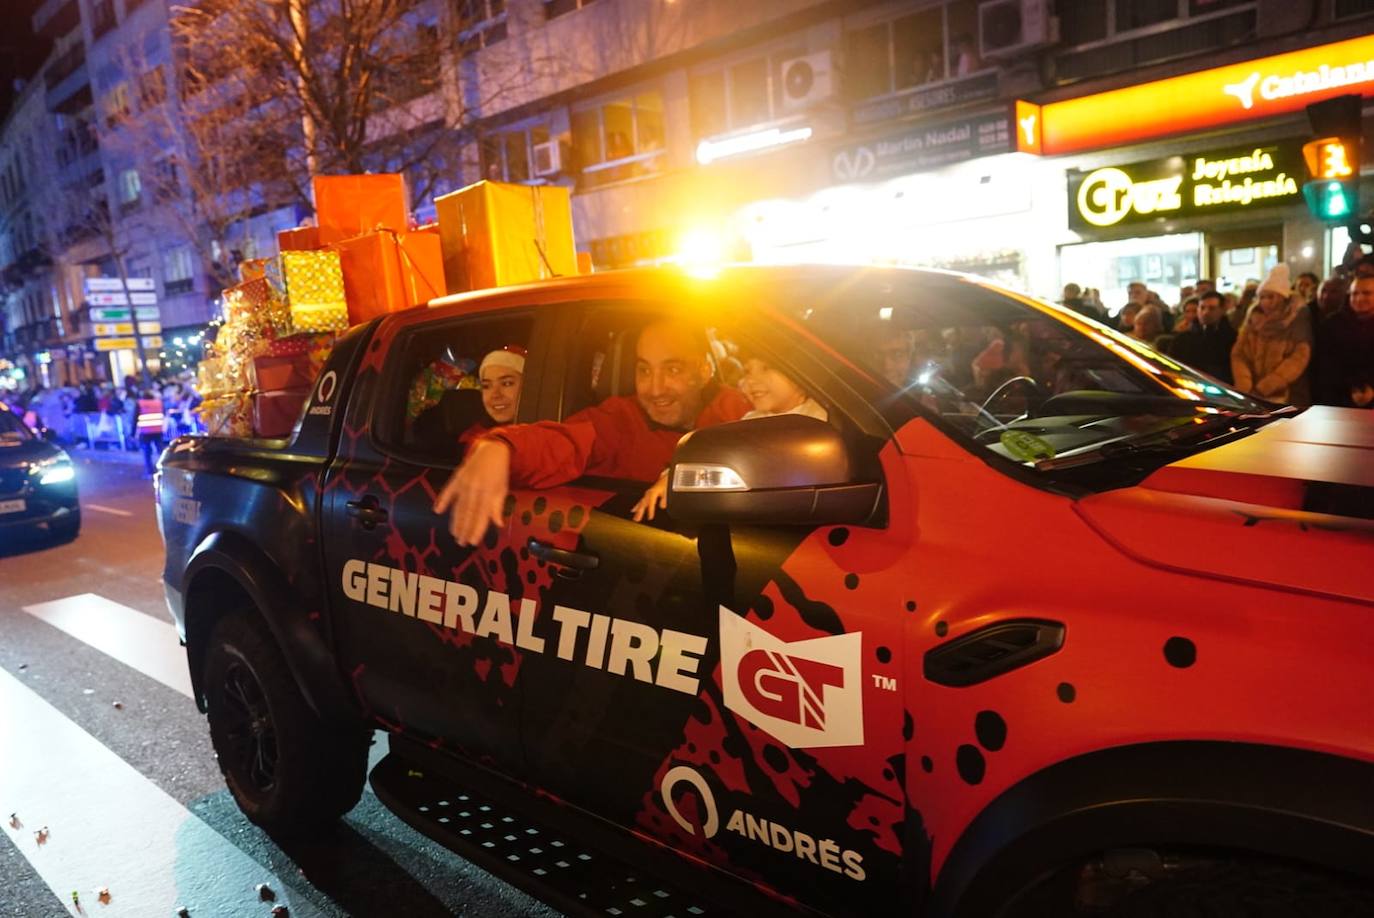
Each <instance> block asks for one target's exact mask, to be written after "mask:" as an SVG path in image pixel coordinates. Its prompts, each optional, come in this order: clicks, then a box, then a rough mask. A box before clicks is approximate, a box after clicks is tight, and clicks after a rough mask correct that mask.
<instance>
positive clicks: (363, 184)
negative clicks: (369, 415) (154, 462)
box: [200, 175, 579, 437]
mask: <svg viewBox="0 0 1374 918" xmlns="http://www.w3.org/2000/svg"><path fill="white" fill-rule="evenodd" d="M314 192H315V213H316V225H315V226H308V227H299V228H297V229H291V230H285V231H283V232H281V233H279V234H278V235H277V245H278V248H279V249H280V254H279V255H278V256H277V257H276V258H270V259H253V260H249V261H245V262H244V263H243V264H242V265H240V267H239V272H240V281H241V282H240V283H239V284H237V285H236V286H233V287H230V288H229V289H227V290H225V291H224V322H223V325H222V326H220V329H219V334H218V335H217V337H216V340H215V342H214V350H213V352H212V353H210V354H209V355H207V357H206V358H205V359H204V360H202V361H201V364H200V392H201V394H202V396H203V398H204V402H203V403H202V405H201V407H200V412H201V417H202V419H203V420H204V422H205V424H206V427H207V428H208V429H209V431H210V433H211V434H212V435H215V434H218V435H223V436H235V437H249V436H258V437H284V436H287V435H289V434H290V432H291V430H292V428H293V427H294V426H295V424H296V421H297V420H298V419H299V418H300V416H301V413H302V409H303V408H304V406H305V402H306V400H307V399H308V397H309V395H310V391H311V389H312V387H313V385H314V381H315V378H316V377H317V376H318V375H319V372H320V368H321V367H322V366H323V365H324V362H325V359H326V358H327V357H328V356H329V350H330V348H331V346H332V345H333V342H334V338H335V336H336V335H338V334H339V333H340V332H342V331H344V330H345V329H347V328H348V327H350V326H352V325H357V324H359V323H362V322H366V321H368V320H370V319H373V318H375V317H377V316H380V315H382V314H384V313H388V312H394V311H396V310H401V309H408V308H410V307H411V306H416V305H419V304H422V303H426V302H428V301H429V300H431V299H434V298H435V297H439V296H443V295H445V294H446V293H460V292H463V291H467V290H475V289H478V288H482V287H494V286H500V285H503V284H516V283H525V282H528V281H534V280H540V279H543V278H547V277H554V276H567V275H572V274H577V273H578V271H579V265H578V259H577V252H576V251H575V249H574V246H573V231H572V203H571V197H570V193H569V190H568V189H567V188H561V187H558V186H548V185H545V186H530V185H507V184H502V183H499V182H478V183H477V184H475V185H469V186H468V187H466V188H463V189H461V190H459V191H455V192H452V193H451V194H446V195H443V196H441V197H439V198H436V199H435V202H434V203H435V209H436V212H437V213H438V217H439V224H438V226H437V227H421V228H418V229H412V228H411V220H410V211H409V207H408V206H407V198H406V188H405V180H404V178H403V177H402V176H400V175H320V176H316V177H315V179H314ZM431 370H432V372H430V374H429V375H428V376H426V377H425V378H424V380H423V381H421V380H417V381H416V386H417V391H416V392H413V393H412V402H415V400H416V399H418V400H419V402H418V403H424V402H425V401H426V400H429V401H430V402H433V401H437V398H438V396H439V394H440V393H441V392H442V391H443V390H444V389H447V388H453V387H454V386H457V385H461V382H460V379H461V377H463V376H464V374H463V373H462V372H461V371H457V376H456V377H455V376H453V374H454V372H455V371H454V370H452V369H451V368H444V367H440V368H438V369H435V368H431ZM466 375H468V376H470V375H471V372H470V368H469V370H468V373H467V374H466ZM450 377H452V378H450ZM468 383H469V384H471V383H472V380H470V379H469V380H468ZM421 390H422V391H421ZM412 407H414V406H413V405H412Z"/></svg>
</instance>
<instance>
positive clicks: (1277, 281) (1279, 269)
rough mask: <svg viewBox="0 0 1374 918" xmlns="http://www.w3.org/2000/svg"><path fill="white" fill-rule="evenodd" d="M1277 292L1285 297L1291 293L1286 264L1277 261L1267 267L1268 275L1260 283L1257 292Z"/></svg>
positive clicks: (1290, 282) (1291, 285)
mask: <svg viewBox="0 0 1374 918" xmlns="http://www.w3.org/2000/svg"><path fill="white" fill-rule="evenodd" d="M1266 291H1267V292H1269V293H1277V294H1278V295H1279V296H1282V297H1287V296H1291V295H1292V294H1293V282H1292V280H1291V279H1290V278H1289V275H1288V265H1286V264H1284V263H1283V262H1279V263H1278V264H1276V265H1274V267H1272V268H1270V269H1269V276H1268V277H1266V278H1265V279H1264V283H1262V284H1260V288H1259V292H1260V293H1264V292H1266Z"/></svg>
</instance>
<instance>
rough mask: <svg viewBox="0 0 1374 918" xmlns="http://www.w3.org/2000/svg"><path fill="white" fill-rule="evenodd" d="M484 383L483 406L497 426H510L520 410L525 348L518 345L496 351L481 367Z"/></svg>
mask: <svg viewBox="0 0 1374 918" xmlns="http://www.w3.org/2000/svg"><path fill="white" fill-rule="evenodd" d="M477 378H478V380H480V381H481V383H482V407H483V408H485V409H487V416H488V417H490V418H491V420H492V423H493V424H509V423H511V422H512V421H514V420H515V411H516V409H517V408H519V407H520V389H521V386H522V385H523V384H524V379H525V349H524V348H522V347H515V346H514V345H511V346H508V347H503V348H501V349H500V350H496V351H492V352H491V353H489V354H487V356H485V357H483V358H482V364H481V366H479V367H478V368H477Z"/></svg>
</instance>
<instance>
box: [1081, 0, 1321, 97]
mask: <svg viewBox="0 0 1374 918" xmlns="http://www.w3.org/2000/svg"><path fill="white" fill-rule="evenodd" d="M1338 2H1339V0H1338ZM1257 5H1258V4H1257V3H1256V2H1255V0H1060V3H1059V5H1058V6H1057V7H1056V9H1057V12H1058V15H1059V24H1060V37H1061V39H1062V43H1063V46H1064V49H1065V50H1062V51H1061V52H1060V53H1059V54H1058V56H1057V57H1056V59H1055V65H1056V70H1057V73H1056V79H1057V81H1058V82H1060V83H1066V82H1072V81H1073V80H1079V79H1086V78H1089V77H1094V76H1100V75H1102V74H1106V73H1115V72H1119V71H1124V70H1130V69H1132V68H1135V67H1142V66H1145V65H1147V64H1153V63H1158V62H1161V61H1166V60H1173V59H1176V58H1181V57H1187V56H1190V55H1195V54H1199V53H1202V52H1206V51H1211V50H1215V49H1219V48H1224V47H1228V46H1232V45H1236V44H1240V43H1242V42H1245V41H1248V40H1250V39H1251V38H1253V37H1254V34H1255V23H1256V6H1257Z"/></svg>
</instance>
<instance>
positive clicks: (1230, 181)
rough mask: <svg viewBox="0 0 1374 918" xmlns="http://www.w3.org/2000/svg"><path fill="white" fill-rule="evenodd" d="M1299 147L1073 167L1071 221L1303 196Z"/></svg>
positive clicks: (1107, 220)
mask: <svg viewBox="0 0 1374 918" xmlns="http://www.w3.org/2000/svg"><path fill="white" fill-rule="evenodd" d="M1303 178H1304V172H1303V162H1302V148H1301V145H1300V144H1299V143H1297V142H1284V143H1278V144H1269V145H1266V146H1258V147H1247V148H1244V149H1228V150H1215V151H1208V152H1203V153H1191V154H1188V155H1183V156H1169V157H1165V158H1163V159H1151V160H1146V161H1144V162H1138V163H1128V164H1126V165H1121V166H1104V167H1102V168H1100V169H1092V170H1086V171H1078V170H1073V171H1070V172H1069V173H1068V180H1069V225H1070V226H1071V227H1073V228H1074V229H1080V230H1083V229H1086V230H1093V229H1101V228H1104V227H1111V226H1120V225H1123V224H1132V223H1148V222H1151V221H1155V220H1169V219H1175V218H1179V217H1190V216H1197V215H1200V214H1210V213H1221V212H1224V211H1236V210H1247V209H1251V208H1256V207H1270V206H1273V205H1276V204H1286V203H1290V202H1294V201H1300V200H1301V199H1302V182H1303Z"/></svg>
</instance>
